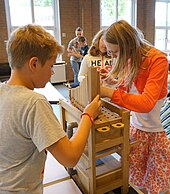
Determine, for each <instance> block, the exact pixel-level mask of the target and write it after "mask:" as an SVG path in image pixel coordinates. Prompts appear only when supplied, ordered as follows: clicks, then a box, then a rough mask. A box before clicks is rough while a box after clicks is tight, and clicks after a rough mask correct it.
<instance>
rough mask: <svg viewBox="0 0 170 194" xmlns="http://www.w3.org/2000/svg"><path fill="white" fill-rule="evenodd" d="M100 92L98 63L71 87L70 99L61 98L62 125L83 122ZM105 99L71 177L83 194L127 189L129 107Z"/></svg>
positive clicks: (97, 193) (123, 193) (65, 126)
mask: <svg viewBox="0 0 170 194" xmlns="http://www.w3.org/2000/svg"><path fill="white" fill-rule="evenodd" d="M97 94H100V76H99V72H98V71H97V69H96V68H95V67H89V69H88V74H87V76H86V77H85V79H84V80H83V81H82V82H81V83H80V86H78V87H77V88H74V89H71V90H70V102H66V101H64V100H60V107H61V118H62V125H63V128H64V130H65V131H67V123H72V122H74V123H75V122H77V123H79V122H80V116H81V114H82V112H83V110H84V108H85V106H86V105H87V104H88V103H89V102H90V101H91V100H92V99H93V98H94V97H95V96H96V95H97ZM101 100H102V111H101V114H100V115H99V116H98V117H97V118H96V119H95V123H94V125H93V126H92V128H91V131H90V135H89V138H88V142H87V145H86V148H85V150H84V153H83V154H82V157H81V158H80V161H79V162H78V164H77V165H76V167H75V169H74V172H76V173H74V175H73V174H72V178H73V179H74V180H75V182H76V183H77V185H79V187H80V189H81V190H82V192H83V193H84V194H104V193H106V192H109V191H112V190H113V189H116V188H119V187H121V193H122V194H126V193H128V178H129V174H128V171H129V160H128V158H129V147H130V143H129V120H130V114H129V111H127V110H125V109H123V108H121V107H118V106H116V105H115V104H113V103H111V102H109V101H108V100H107V99H101Z"/></svg>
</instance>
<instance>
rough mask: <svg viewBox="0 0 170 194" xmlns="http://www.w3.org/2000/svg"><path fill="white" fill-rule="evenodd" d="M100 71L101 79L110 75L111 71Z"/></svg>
mask: <svg viewBox="0 0 170 194" xmlns="http://www.w3.org/2000/svg"><path fill="white" fill-rule="evenodd" d="M99 73H100V79H102V80H103V79H105V78H107V77H108V74H109V71H108V70H106V69H100V70H99Z"/></svg>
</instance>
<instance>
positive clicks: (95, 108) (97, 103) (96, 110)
mask: <svg viewBox="0 0 170 194" xmlns="http://www.w3.org/2000/svg"><path fill="white" fill-rule="evenodd" d="M84 112H86V113H88V114H90V115H91V116H92V117H93V118H94V119H95V118H96V117H97V116H98V115H99V114H100V113H101V100H100V98H99V95H97V96H96V97H95V98H94V99H93V101H92V102H91V103H90V104H88V105H87V106H86V107H85V109H84Z"/></svg>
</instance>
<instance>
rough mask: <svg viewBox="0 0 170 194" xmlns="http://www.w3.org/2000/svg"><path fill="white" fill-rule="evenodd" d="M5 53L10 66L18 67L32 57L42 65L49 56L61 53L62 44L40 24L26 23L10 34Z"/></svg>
mask: <svg viewBox="0 0 170 194" xmlns="http://www.w3.org/2000/svg"><path fill="white" fill-rule="evenodd" d="M7 53H8V61H9V64H10V66H11V68H12V69H13V68H16V69H20V68H22V66H23V65H24V64H25V63H26V62H27V61H28V60H29V59H30V58H32V57H37V58H38V59H39V60H40V62H41V64H42V65H44V64H45V62H46V61H47V60H48V59H50V58H51V57H53V56H57V55H58V54H61V53H63V46H61V45H60V44H59V43H58V42H57V41H56V39H55V38H54V37H53V36H52V35H51V34H50V33H49V32H47V31H46V30H45V29H44V28H43V27H42V26H39V25H34V24H28V25H26V26H23V27H19V28H18V29H16V30H15V31H14V32H13V33H12V34H11V36H10V38H9V41H8V44H7Z"/></svg>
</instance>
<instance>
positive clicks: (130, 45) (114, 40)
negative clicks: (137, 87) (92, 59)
mask: <svg viewBox="0 0 170 194" xmlns="http://www.w3.org/2000/svg"><path fill="white" fill-rule="evenodd" d="M104 39H105V41H106V42H108V43H111V44H116V45H118V48H119V56H118V57H117V59H116V63H115V64H114V66H113V68H112V70H111V73H112V74H113V76H114V77H116V78H117V79H118V85H120V84H122V82H123V83H124V85H125V86H129V85H131V84H132V82H133V80H134V79H135V77H136V75H137V73H138V71H139V68H140V65H141V62H142V58H143V57H146V56H147V54H148V51H149V50H150V49H151V48H152V47H153V45H151V44H150V43H149V42H148V41H146V40H145V39H144V36H143V34H142V32H141V31H140V30H139V29H137V28H134V27H133V26H131V25H130V24H129V23H128V22H126V21H124V20H120V21H116V22H114V23H113V24H112V25H111V26H110V27H109V28H108V29H107V30H106V31H105V34H104Z"/></svg>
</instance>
